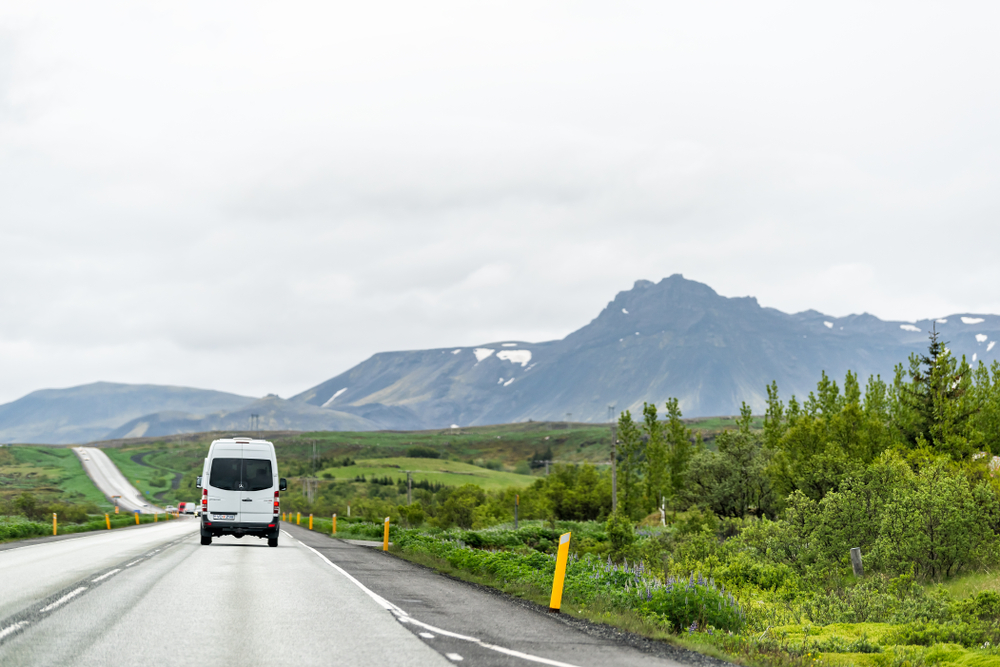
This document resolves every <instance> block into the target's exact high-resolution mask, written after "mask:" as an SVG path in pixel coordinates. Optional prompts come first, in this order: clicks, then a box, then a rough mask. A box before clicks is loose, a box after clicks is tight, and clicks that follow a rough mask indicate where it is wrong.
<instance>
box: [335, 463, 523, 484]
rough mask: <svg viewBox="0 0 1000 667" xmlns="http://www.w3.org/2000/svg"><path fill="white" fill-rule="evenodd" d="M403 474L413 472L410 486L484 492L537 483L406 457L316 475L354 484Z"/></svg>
mask: <svg viewBox="0 0 1000 667" xmlns="http://www.w3.org/2000/svg"><path fill="white" fill-rule="evenodd" d="M407 470H410V471H412V472H413V481H414V482H420V481H424V480H426V481H428V482H430V483H431V484H443V485H445V486H461V485H463V484H475V485H477V486H482V487H483V488H487V489H493V488H504V487H508V486H528V485H529V484H531V483H532V482H533V481H535V479H537V478H536V477H532V476H531V475H519V474H517V473H512V472H503V471H500V470H489V469H487V468H481V467H479V466H474V465H471V464H468V463H462V462H461V461H447V460H442V459H421V458H406V457H400V458H388V459H365V460H361V461H357V462H356V463H355V465H351V466H344V467H336V468H325V469H323V470H321V471H320V473H319V476H320V477H322V478H327V479H338V480H354V479H355V478H357V477H359V476H362V475H363V476H364V477H365V479H367V480H370V479H372V478H375V477H389V478H391V479H392V480H403V481H405V480H406V471H407Z"/></svg>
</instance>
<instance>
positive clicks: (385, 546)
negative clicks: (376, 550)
mask: <svg viewBox="0 0 1000 667" xmlns="http://www.w3.org/2000/svg"><path fill="white" fill-rule="evenodd" d="M388 550H389V517H386V518H385V530H384V531H383V533H382V551H388Z"/></svg>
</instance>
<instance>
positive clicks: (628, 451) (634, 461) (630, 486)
mask: <svg viewBox="0 0 1000 667" xmlns="http://www.w3.org/2000/svg"><path fill="white" fill-rule="evenodd" d="M618 443H619V447H618V452H619V461H621V463H620V465H619V468H618V470H619V472H620V474H619V476H618V479H619V480H620V481H621V490H622V498H621V509H622V511H624V512H625V514H626V515H628V516H629V517H632V518H638V514H639V510H640V509H641V507H640V502H641V500H642V499H641V498H640V495H639V494H640V490H639V480H640V479H641V477H642V458H643V457H642V454H643V452H642V449H643V447H642V433H641V431H640V430H639V427H638V426H637V425H636V423H635V422H634V421H632V413H630V412H629V411H628V410H626V411H625V412H623V413H622V414H621V416H620V417H618Z"/></svg>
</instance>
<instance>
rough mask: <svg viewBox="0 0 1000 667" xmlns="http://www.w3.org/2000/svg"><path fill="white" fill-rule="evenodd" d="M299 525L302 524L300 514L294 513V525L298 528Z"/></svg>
mask: <svg viewBox="0 0 1000 667" xmlns="http://www.w3.org/2000/svg"><path fill="white" fill-rule="evenodd" d="M300 523H302V512H296V513H295V525H296V526H298V525H299V524H300Z"/></svg>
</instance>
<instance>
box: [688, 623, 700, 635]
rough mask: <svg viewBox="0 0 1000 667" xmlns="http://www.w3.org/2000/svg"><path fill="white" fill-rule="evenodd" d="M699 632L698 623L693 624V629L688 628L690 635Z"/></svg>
mask: <svg viewBox="0 0 1000 667" xmlns="http://www.w3.org/2000/svg"><path fill="white" fill-rule="evenodd" d="M697 631H698V621H695V622H694V623H692V624H691V627H690V628H688V633H692V632H697Z"/></svg>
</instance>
